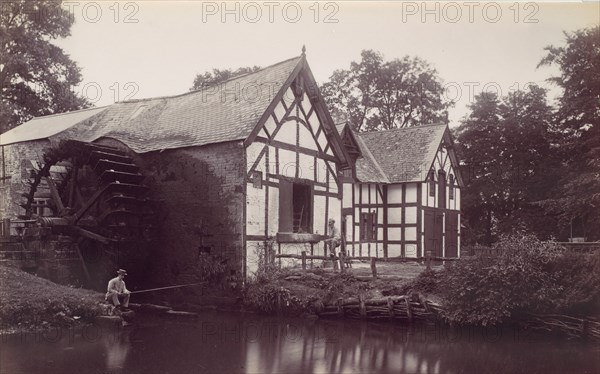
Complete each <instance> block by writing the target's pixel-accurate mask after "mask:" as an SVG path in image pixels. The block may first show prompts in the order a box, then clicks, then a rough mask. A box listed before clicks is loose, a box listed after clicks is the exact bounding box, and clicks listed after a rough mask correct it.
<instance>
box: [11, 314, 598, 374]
mask: <svg viewBox="0 0 600 374" xmlns="http://www.w3.org/2000/svg"><path fill="white" fill-rule="evenodd" d="M1 339H2V340H1V350H0V372H2V373H10V374H16V373H27V374H32V373H60V374H66V373H378V372H381V373H385V372H390V373H392V372H394V373H398V372H406V373H478V374H479V373H561V374H562V373H597V372H600V346H599V345H592V344H584V343H581V342H574V341H566V340H564V339H556V338H549V337H547V336H545V337H541V336H538V335H532V334H531V333H528V332H525V331H516V330H512V329H504V330H499V329H498V330H488V331H481V330H474V329H461V330H453V329H448V328H446V327H440V326H434V325H428V326H426V325H421V326H416V327H412V328H407V327H405V326H400V325H397V324H390V323H383V322H382V323H373V322H361V321H350V320H345V321H343V320H309V319H301V318H289V317H275V316H260V315H254V314H240V313H222V312H205V313H202V314H201V315H200V318H199V319H198V320H197V321H194V322H170V321H164V320H149V319H146V320H143V321H136V323H135V324H134V325H132V326H129V327H126V328H125V329H110V328H104V329H101V328H98V327H94V326H89V327H85V328H79V329H76V330H72V329H63V330H51V331H47V332H44V333H35V334H16V335H9V336H3V337H2V338H1Z"/></svg>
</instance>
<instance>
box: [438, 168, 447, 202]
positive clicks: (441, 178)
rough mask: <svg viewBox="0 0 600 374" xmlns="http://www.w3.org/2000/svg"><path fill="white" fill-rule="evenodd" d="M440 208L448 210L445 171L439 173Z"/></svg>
mask: <svg viewBox="0 0 600 374" xmlns="http://www.w3.org/2000/svg"><path fill="white" fill-rule="evenodd" d="M438 184H439V189H438V207H439V208H444V209H445V208H446V173H445V172H444V171H443V170H440V171H438Z"/></svg>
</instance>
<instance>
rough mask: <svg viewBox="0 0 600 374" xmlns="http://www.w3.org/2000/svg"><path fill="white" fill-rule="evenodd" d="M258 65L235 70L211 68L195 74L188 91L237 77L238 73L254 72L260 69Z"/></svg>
mask: <svg viewBox="0 0 600 374" xmlns="http://www.w3.org/2000/svg"><path fill="white" fill-rule="evenodd" d="M260 69H261V67H260V66H249V67H241V68H237V69H235V70H232V69H222V70H221V69H213V70H212V72H205V73H204V74H197V75H196V78H194V84H193V85H192V88H190V91H195V90H201V89H203V88H206V87H210V86H214V85H215V84H219V83H221V82H224V81H226V80H228V79H231V78H234V77H237V76H239V75H244V74H249V73H254V72H255V71H258V70H260Z"/></svg>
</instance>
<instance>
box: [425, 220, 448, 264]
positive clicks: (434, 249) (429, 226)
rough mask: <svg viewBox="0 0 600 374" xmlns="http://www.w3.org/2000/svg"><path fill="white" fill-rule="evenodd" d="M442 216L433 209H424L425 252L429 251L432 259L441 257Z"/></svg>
mask: <svg viewBox="0 0 600 374" xmlns="http://www.w3.org/2000/svg"><path fill="white" fill-rule="evenodd" d="M443 222H444V214H443V213H442V212H438V211H436V210H433V209H425V252H424V253H423V255H424V256H425V255H426V254H427V251H431V255H432V256H434V257H441V256H442V238H443Z"/></svg>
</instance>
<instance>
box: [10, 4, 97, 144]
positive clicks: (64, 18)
mask: <svg viewBox="0 0 600 374" xmlns="http://www.w3.org/2000/svg"><path fill="white" fill-rule="evenodd" d="M73 22H74V19H73V18H72V16H71V15H70V14H69V12H68V11H67V10H66V8H63V7H62V6H61V1H60V0H11V1H9V2H6V3H4V2H3V3H1V4H0V132H4V131H6V130H8V129H10V128H12V127H14V126H17V125H19V124H20V123H22V122H24V121H26V120H28V119H30V118H31V117H33V116H40V115H46V114H52V113H60V112H65V111H69V110H76V109H81V108H84V107H86V106H89V103H88V102H87V101H86V100H85V99H84V98H82V97H80V96H78V95H77V94H75V93H74V91H73V87H74V86H76V85H77V84H79V83H80V82H81V79H82V78H81V74H80V70H79V68H78V67H77V65H76V64H75V62H73V61H72V60H71V59H70V57H69V56H68V55H67V54H65V53H64V51H63V50H62V49H61V48H59V47H57V46H56V45H54V44H52V40H54V39H57V38H59V37H60V38H64V37H67V36H69V35H70V29H71V25H72V24H73Z"/></svg>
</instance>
